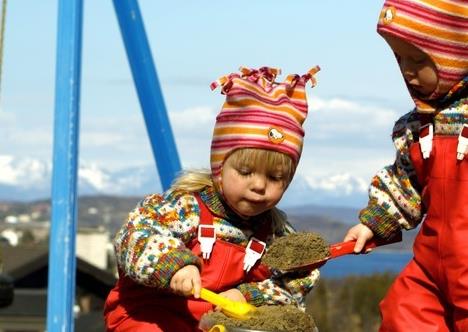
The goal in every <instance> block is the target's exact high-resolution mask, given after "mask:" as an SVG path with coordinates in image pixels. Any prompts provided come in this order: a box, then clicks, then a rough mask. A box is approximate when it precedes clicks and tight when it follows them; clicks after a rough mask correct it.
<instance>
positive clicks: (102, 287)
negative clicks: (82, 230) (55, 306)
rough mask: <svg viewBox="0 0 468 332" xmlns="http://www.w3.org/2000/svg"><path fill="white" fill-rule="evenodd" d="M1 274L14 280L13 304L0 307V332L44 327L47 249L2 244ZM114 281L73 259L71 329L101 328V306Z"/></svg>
mask: <svg viewBox="0 0 468 332" xmlns="http://www.w3.org/2000/svg"><path fill="white" fill-rule="evenodd" d="M0 250H2V253H3V255H2V256H3V267H4V271H3V272H4V273H6V274H7V275H9V276H11V277H12V278H13V281H14V285H15V289H14V299H13V303H12V304H11V305H9V306H7V307H4V308H0V332H8V331H21V332H43V331H45V328H46V313H47V276H48V248H47V247H46V246H17V247H11V246H2V247H1V248H0ZM115 282H116V278H115V276H114V275H113V274H112V273H109V272H107V271H105V270H103V269H100V268H97V267H96V266H94V265H92V264H90V263H88V262H86V261H84V260H83V259H81V258H79V257H78V258H77V271H76V301H75V331H77V332H97V331H104V323H103V316H102V309H103V305H104V301H105V298H106V297H107V294H108V293H109V291H110V290H111V289H112V287H113V286H114V284H115Z"/></svg>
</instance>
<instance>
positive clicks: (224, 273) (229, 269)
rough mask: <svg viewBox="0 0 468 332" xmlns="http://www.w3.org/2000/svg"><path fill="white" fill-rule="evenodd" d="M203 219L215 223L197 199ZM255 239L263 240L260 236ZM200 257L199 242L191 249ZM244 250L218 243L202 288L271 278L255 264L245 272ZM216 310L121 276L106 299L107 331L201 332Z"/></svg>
mask: <svg viewBox="0 0 468 332" xmlns="http://www.w3.org/2000/svg"><path fill="white" fill-rule="evenodd" d="M197 200H198V203H199V206H200V211H201V215H200V218H201V219H202V220H203V222H204V223H205V224H207V223H211V224H212V223H213V215H212V214H211V212H210V210H208V208H207V207H206V206H205V204H204V203H202V201H201V199H200V198H199V197H198V196H197ZM256 237H257V238H259V239H261V240H264V238H262V236H261V234H260V235H259V234H256ZM188 247H189V248H190V249H191V250H192V252H193V253H194V254H195V255H197V256H201V250H200V244H199V243H198V241H197V240H194V241H192V243H191V244H190V245H189V246H188ZM244 256H245V248H244V247H241V246H238V245H235V244H232V243H228V242H224V241H221V240H216V242H215V243H214V245H213V250H212V252H211V257H210V259H209V261H207V262H204V263H203V266H202V269H201V280H202V287H205V288H207V289H210V290H212V291H214V292H217V293H218V292H222V291H225V290H227V289H231V288H235V287H236V286H238V285H239V284H241V283H244V282H251V281H262V280H265V279H267V278H269V277H270V271H269V270H268V268H267V267H265V266H263V265H260V264H258V263H257V264H255V265H254V266H253V267H252V269H251V270H250V271H249V273H245V272H244V270H243V259H244ZM119 272H120V271H119ZM212 309H213V306H212V305H211V304H209V303H207V302H205V301H203V300H199V299H198V300H197V299H194V298H185V297H182V296H176V295H174V294H171V293H167V294H163V293H161V292H160V291H158V290H156V289H153V288H151V287H146V286H143V285H140V284H137V283H136V282H134V281H133V280H131V279H130V278H128V277H126V276H124V275H123V274H122V273H120V278H119V280H118V282H117V284H116V286H115V287H114V289H113V290H112V291H111V292H110V293H109V296H108V297H107V300H106V303H105V307H104V316H105V321H106V327H107V331H116V332H126V331H129V332H130V331H132V332H138V331H141V332H143V331H144V332H160V331H164V332H176V331H177V332H193V331H199V329H198V321H199V320H200V317H201V316H202V315H203V314H204V313H206V312H208V311H209V310H212Z"/></svg>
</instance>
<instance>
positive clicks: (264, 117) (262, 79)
mask: <svg viewBox="0 0 468 332" xmlns="http://www.w3.org/2000/svg"><path fill="white" fill-rule="evenodd" d="M319 70H320V68H319V67H318V66H317V67H314V68H312V69H311V70H309V71H308V72H307V73H306V74H305V75H302V76H300V75H296V74H292V75H289V76H288V77H287V78H286V80H285V81H284V82H281V83H278V82H276V81H275V79H276V76H277V75H278V74H280V70H279V69H276V68H270V67H262V68H259V69H250V68H246V67H241V68H240V73H233V74H230V75H227V76H223V77H221V78H220V79H219V80H217V81H216V82H214V83H212V84H211V89H212V90H213V89H215V88H216V87H217V86H222V93H223V94H225V95H226V101H225V102H224V104H223V107H222V108H221V111H220V113H219V114H218V116H217V117H216V124H215V128H214V131H213V140H212V142H211V171H212V175H213V179H214V180H215V182H218V181H220V178H221V168H222V166H223V163H224V161H225V160H226V158H227V157H228V156H229V155H230V154H231V153H232V152H233V151H234V150H236V149H240V148H260V149H269V150H274V151H278V152H282V153H285V154H287V155H288V156H290V157H291V158H292V160H293V162H294V165H295V166H296V165H297V163H298V161H299V158H300V155H301V151H302V144H303V139H304V130H303V128H302V123H303V122H304V120H305V118H306V116H307V99H306V93H305V84H306V83H307V81H309V80H311V82H312V85H313V86H315V83H316V81H315V79H314V76H313V75H314V74H315V73H316V72H318V71H319Z"/></svg>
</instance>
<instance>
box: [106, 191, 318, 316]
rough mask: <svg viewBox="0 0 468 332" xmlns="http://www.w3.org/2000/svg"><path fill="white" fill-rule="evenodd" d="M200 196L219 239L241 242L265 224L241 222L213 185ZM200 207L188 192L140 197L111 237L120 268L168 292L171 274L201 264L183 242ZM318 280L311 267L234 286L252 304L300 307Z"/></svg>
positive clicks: (189, 237)
mask: <svg viewBox="0 0 468 332" xmlns="http://www.w3.org/2000/svg"><path fill="white" fill-rule="evenodd" d="M199 194H200V197H201V199H202V200H203V202H204V203H205V204H206V205H207V207H208V208H209V209H210V210H211V211H212V212H214V215H215V217H214V220H213V225H214V226H215V229H216V237H217V238H218V239H221V240H224V241H227V242H231V243H235V244H238V245H242V246H246V245H247V243H248V241H249V238H250V236H251V235H252V234H254V233H255V232H256V231H257V229H256V228H258V227H261V226H262V225H263V224H264V222H263V220H259V219H262V218H265V216H263V215H261V216H257V217H255V218H257V220H250V221H243V220H242V219H240V218H239V217H237V216H236V215H235V214H234V213H233V212H232V211H231V210H229V209H228V208H226V207H225V205H224V204H223V203H222V201H221V199H220V197H219V196H218V195H217V194H216V192H215V191H214V189H213V188H211V187H207V188H205V189H204V190H202V191H201V192H200V193H199ZM199 221H200V208H199V206H198V202H197V200H196V198H195V196H194V194H193V193H188V192H181V191H174V192H168V193H164V194H162V195H159V194H153V195H149V196H147V197H146V198H144V199H143V200H142V201H141V202H140V203H139V204H138V205H137V207H136V208H135V209H134V210H133V211H131V212H130V214H129V216H128V220H127V222H126V223H125V225H124V226H123V227H122V228H121V229H120V231H119V232H118V233H117V235H116V238H115V242H114V245H115V252H116V257H117V263H118V267H119V269H120V270H121V271H122V272H123V273H124V274H125V275H127V276H129V277H130V278H131V279H132V280H134V281H136V282H138V283H140V284H143V285H146V286H148V287H155V288H159V289H161V290H164V291H168V290H169V284H170V280H171V278H172V276H173V275H174V274H175V273H176V272H177V271H178V270H179V269H180V268H182V267H184V266H186V265H190V264H193V265H197V266H199V264H200V258H199V257H197V256H195V255H194V254H193V253H192V252H191V250H190V249H188V248H187V245H188V244H189V243H190V242H191V241H192V240H193V239H195V238H196V236H197V229H198V225H199ZM291 232H294V230H293V228H292V227H291V225H290V224H288V223H286V224H285V225H284V227H283V229H280V230H277V231H276V232H275V234H271V236H269V237H268V239H267V250H268V246H269V245H270V244H271V241H272V240H273V239H274V238H275V237H278V236H283V235H286V234H289V233H291ZM318 278H319V271H318V270H314V271H312V272H311V273H308V274H305V275H304V274H302V275H294V276H293V275H287V276H286V275H284V276H281V277H272V278H270V279H267V280H264V281H262V282H252V283H244V284H240V285H238V286H237V288H238V289H239V290H240V291H241V292H242V294H243V295H244V296H245V298H246V299H247V301H248V302H250V303H253V304H255V305H257V306H258V305H264V304H295V305H297V306H298V307H300V308H304V307H305V296H306V295H307V294H308V292H309V291H310V290H311V289H312V288H313V286H314V284H315V283H316V281H317V280H318Z"/></svg>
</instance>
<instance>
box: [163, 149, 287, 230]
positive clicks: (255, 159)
mask: <svg viewBox="0 0 468 332" xmlns="http://www.w3.org/2000/svg"><path fill="white" fill-rule="evenodd" d="M227 158H234V159H233V162H234V164H239V165H241V164H242V165H245V164H247V165H262V167H265V169H266V170H270V169H271V170H276V169H277V167H278V166H281V167H282V168H283V169H284V170H285V180H284V181H285V186H286V187H287V186H288V185H289V183H290V182H291V180H292V178H293V176H294V172H295V169H296V167H295V165H294V163H293V160H292V159H291V157H289V156H288V155H286V154H284V153H281V152H278V151H273V150H266V149H255V148H242V149H237V150H235V151H234V152H233V153H232V154H231V155H229V156H228V157H227ZM227 158H226V159H227ZM211 186H214V183H213V179H212V176H211V172H210V171H209V170H208V169H189V170H186V171H184V172H182V173H181V174H180V175H179V176H178V177H177V178H176V179H175V180H174V182H173V183H172V185H171V187H170V188H169V191H171V192H173V191H187V192H199V191H201V190H202V189H203V188H205V187H211ZM268 212H269V214H270V216H271V219H272V228H273V231H274V232H276V231H279V230H281V229H284V227H285V225H286V215H285V214H284V213H283V212H281V211H280V210H279V209H278V208H276V207H274V208H272V209H271V210H270V211H268Z"/></svg>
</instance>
